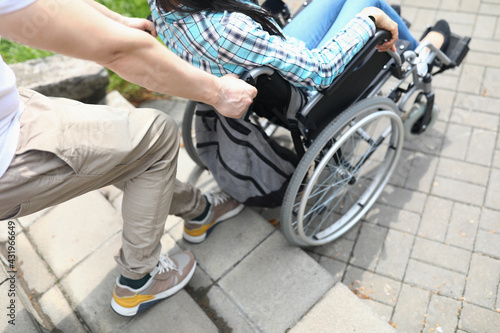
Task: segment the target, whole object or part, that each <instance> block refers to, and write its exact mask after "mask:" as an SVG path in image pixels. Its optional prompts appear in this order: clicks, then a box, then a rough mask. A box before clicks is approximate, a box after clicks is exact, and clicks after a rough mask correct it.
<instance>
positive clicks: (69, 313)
mask: <svg viewBox="0 0 500 333" xmlns="http://www.w3.org/2000/svg"><path fill="white" fill-rule="evenodd" d="M40 306H41V308H42V311H43V312H44V313H45V314H46V315H47V316H49V318H50V320H51V322H52V324H53V325H54V328H55V329H57V330H60V331H61V332H75V333H80V332H81V333H83V332H86V330H85V328H84V327H83V326H82V324H81V323H80V321H79V320H78V318H77V317H76V315H75V313H74V312H73V309H72V308H71V306H70V305H69V304H68V301H67V300H66V299H65V298H64V295H63V294H62V292H61V290H59V288H58V287H57V286H54V287H52V288H51V289H50V290H48V291H47V292H46V293H45V294H43V296H42V297H41V298H40Z"/></svg>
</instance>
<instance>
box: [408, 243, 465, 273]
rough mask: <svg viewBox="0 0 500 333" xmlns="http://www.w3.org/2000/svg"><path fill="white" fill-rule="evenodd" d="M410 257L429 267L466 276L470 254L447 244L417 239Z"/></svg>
mask: <svg viewBox="0 0 500 333" xmlns="http://www.w3.org/2000/svg"><path fill="white" fill-rule="evenodd" d="M411 256H412V258H414V259H417V260H420V261H423V262H426V263H429V264H431V265H436V266H440V267H442V268H447V269H451V270H453V271H457V272H460V273H463V274H466V273H467V271H468V270H469V262H470V258H471V253H470V252H469V251H466V250H463V249H460V248H458V247H454V246H450V245H448V244H443V243H438V242H435V241H431V240H427V239H423V238H419V237H417V239H416V240H415V245H414V247H413V251H412V253H411ZM457 258H460V260H457Z"/></svg>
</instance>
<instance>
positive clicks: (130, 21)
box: [121, 16, 157, 37]
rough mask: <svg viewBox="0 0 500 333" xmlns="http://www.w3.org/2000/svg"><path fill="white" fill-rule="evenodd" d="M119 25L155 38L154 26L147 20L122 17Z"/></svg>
mask: <svg viewBox="0 0 500 333" xmlns="http://www.w3.org/2000/svg"><path fill="white" fill-rule="evenodd" d="M121 23H122V24H124V25H126V26H128V27H130V28H135V29H139V30H143V31H146V32H149V33H150V34H151V35H152V36H153V37H156V35H157V34H156V30H155V25H154V24H153V22H151V21H149V20H146V19H141V18H136V17H125V16H123V19H122V22H121Z"/></svg>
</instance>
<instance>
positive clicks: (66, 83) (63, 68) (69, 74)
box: [10, 54, 109, 103]
mask: <svg viewBox="0 0 500 333" xmlns="http://www.w3.org/2000/svg"><path fill="white" fill-rule="evenodd" d="M10 67H11V68H12V70H13V71H14V73H15V74H16V79H17V85H18V86H21V87H25V88H29V89H33V90H35V91H38V92H39V93H41V94H44V95H46V96H54V97H66V98H70V99H74V100H77V101H82V102H85V103H97V102H98V101H99V100H101V99H102V98H103V97H104V96H105V95H106V88H107V86H108V83H109V76H108V71H107V70H106V68H104V67H102V66H101V65H98V64H97V63H95V62H93V61H87V60H81V59H76V58H72V57H67V56H63V55H60V54H56V55H53V56H50V57H46V58H40V59H34V60H29V61H25V62H21V63H17V64H12V65H10Z"/></svg>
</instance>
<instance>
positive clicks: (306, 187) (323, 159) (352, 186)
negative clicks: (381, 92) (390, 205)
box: [281, 97, 404, 247]
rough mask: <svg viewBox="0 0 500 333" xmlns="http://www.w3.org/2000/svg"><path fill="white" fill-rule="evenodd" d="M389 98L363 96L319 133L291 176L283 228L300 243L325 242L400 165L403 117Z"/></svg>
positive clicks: (374, 195)
mask: <svg viewBox="0 0 500 333" xmlns="http://www.w3.org/2000/svg"><path fill="white" fill-rule="evenodd" d="M397 112H398V111H397V106H396V105H395V104H394V103H393V102H392V101H391V100H389V99H388V98H384V97H375V98H371V99H366V100H363V101H361V102H358V103H356V104H354V105H352V106H351V107H349V108H348V109H347V110H346V111H344V112H342V113H341V114H340V115H339V116H337V117H336V118H335V119H334V120H332V121H331V122H330V124H328V125H327V127H326V128H325V129H324V130H323V131H322V132H321V133H320V134H319V135H318V137H317V138H316V139H315V140H314V142H313V143H312V144H311V146H310V147H309V149H308V150H307V152H306V154H305V155H304V157H303V158H302V159H301V161H300V163H299V165H298V166H297V169H296V170H295V173H294V174H293V176H292V179H291V180H290V184H289V185H288V189H287V192H286V194H285V198H284V201H283V205H282V210H281V221H282V230H283V233H284V235H285V237H286V238H287V239H288V241H289V242H290V243H292V244H294V245H297V246H304V247H305V246H317V245H322V244H325V243H328V242H331V241H332V240H334V239H336V238H338V237H340V236H341V235H342V234H344V233H345V232H347V231H348V230H349V229H351V228H352V227H353V226H354V225H355V224H356V223H357V222H358V221H359V220H360V219H361V218H362V217H363V215H364V214H365V213H366V212H367V211H368V210H369V209H370V207H371V206H372V205H373V203H374V202H375V201H376V200H377V198H378V197H379V195H380V194H381V192H382V190H383V189H384V187H385V185H386V184H387V181H388V180H389V177H390V176H391V174H392V172H393V171H394V168H395V167H396V164H397V161H398V158H399V155H400V153H401V150H402V147H403V139H404V130H403V123H402V121H401V118H400V116H399V115H398V113H397Z"/></svg>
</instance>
